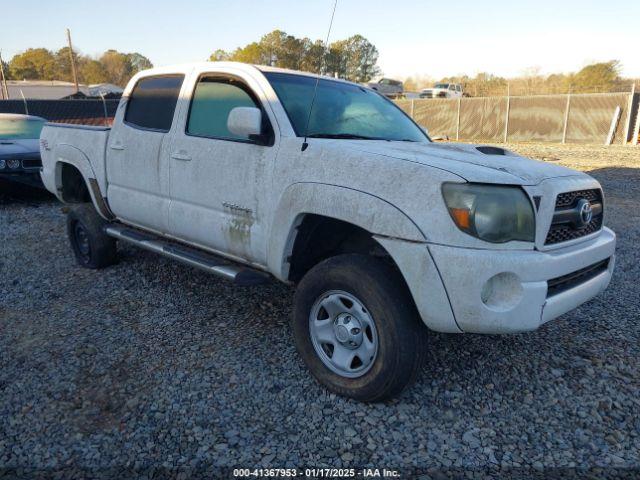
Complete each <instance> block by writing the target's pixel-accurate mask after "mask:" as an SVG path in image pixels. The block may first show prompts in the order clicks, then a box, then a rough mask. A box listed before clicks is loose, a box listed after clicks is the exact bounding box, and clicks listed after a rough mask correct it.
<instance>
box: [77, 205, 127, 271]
mask: <svg viewBox="0 0 640 480" xmlns="http://www.w3.org/2000/svg"><path fill="white" fill-rule="evenodd" d="M106 223H107V222H106V221H105V220H104V219H103V218H102V217H101V216H100V215H98V212H96V210H95V208H94V207H93V205H92V204H90V203H83V204H80V205H76V206H73V207H72V208H71V211H70V212H69V214H68V215H67V235H68V237H69V242H70V243H71V248H72V250H73V253H74V255H75V257H76V260H77V261H78V264H80V266H82V267H85V268H91V269H99V268H105V267H108V266H109V265H113V264H114V263H116V261H117V257H118V253H117V249H116V241H115V239H113V238H111V237H109V236H108V235H107V234H106V233H104V226H105V225H106Z"/></svg>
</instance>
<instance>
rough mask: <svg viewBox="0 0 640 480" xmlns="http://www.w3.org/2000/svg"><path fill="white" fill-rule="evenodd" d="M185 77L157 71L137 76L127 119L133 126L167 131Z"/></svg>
mask: <svg viewBox="0 0 640 480" xmlns="http://www.w3.org/2000/svg"><path fill="white" fill-rule="evenodd" d="M183 81H184V75H182V74H175V75H173V74H170V75H158V76H152V77H144V78H141V79H140V80H138V83H136V85H135V87H133V91H132V92H131V94H130V95H129V100H128V102H127V111H126V113H125V116H124V123H126V124H127V125H129V126H131V127H134V128H141V129H144V130H153V131H156V132H168V131H169V130H170V129H171V124H172V122H173V114H174V112H175V110H176V103H177V101H178V96H179V95H180V88H181V87H182V82H183Z"/></svg>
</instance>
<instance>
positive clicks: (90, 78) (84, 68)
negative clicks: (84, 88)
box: [78, 58, 109, 85]
mask: <svg viewBox="0 0 640 480" xmlns="http://www.w3.org/2000/svg"><path fill="white" fill-rule="evenodd" d="M78 70H79V73H78V76H79V77H80V81H81V82H82V83H86V84H88V85H91V84H94V83H106V82H107V81H108V80H109V77H108V75H107V71H106V70H105V68H104V66H103V65H102V63H100V62H99V61H98V60H92V59H90V58H87V59H84V61H83V62H81V64H80V65H79V67H78Z"/></svg>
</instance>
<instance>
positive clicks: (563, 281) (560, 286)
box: [547, 258, 609, 298]
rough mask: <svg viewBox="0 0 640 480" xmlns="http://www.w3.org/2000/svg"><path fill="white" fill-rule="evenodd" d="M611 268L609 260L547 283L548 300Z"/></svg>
mask: <svg viewBox="0 0 640 480" xmlns="http://www.w3.org/2000/svg"><path fill="white" fill-rule="evenodd" d="M608 267H609V259H608V258H607V259H605V260H602V261H601V262H598V263H594V264H593V265H589V266H588V267H585V268H581V269H580V270H576V271H575V272H572V273H568V274H567V275H562V276H561V277H556V278H552V279H551V280H549V281H548V282H547V298H549V297H552V296H554V295H557V294H559V293H562V292H564V291H566V290H569V289H570V288H573V287H575V286H577V285H580V284H581V283H584V282H586V281H587V280H591V279H592V278H594V277H597V276H598V275H600V274H601V273H602V272H604V271H606V270H607V268H608Z"/></svg>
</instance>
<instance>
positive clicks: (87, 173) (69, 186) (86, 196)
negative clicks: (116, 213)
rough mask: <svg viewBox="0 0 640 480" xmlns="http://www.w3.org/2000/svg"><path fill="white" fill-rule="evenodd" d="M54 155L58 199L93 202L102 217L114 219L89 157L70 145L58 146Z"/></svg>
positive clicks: (70, 201)
mask: <svg viewBox="0 0 640 480" xmlns="http://www.w3.org/2000/svg"><path fill="white" fill-rule="evenodd" d="M54 153H55V155H54V158H55V159H56V163H55V187H56V194H57V196H58V198H59V199H60V200H61V201H63V202H65V203H85V202H91V203H93V206H94V207H95V209H96V211H97V212H98V214H100V216H101V217H103V218H104V219H105V220H111V219H113V213H112V212H111V210H110V209H109V206H108V205H107V203H106V200H105V198H104V196H103V194H102V192H101V191H100V186H99V184H98V181H97V179H96V175H95V172H94V171H93V168H92V167H91V162H90V161H89V159H88V158H87V156H86V155H85V154H84V153H83V152H82V151H81V150H79V149H78V148H76V147H73V146H71V145H68V144H62V145H58V146H57V147H56V150H55V152H54Z"/></svg>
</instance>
